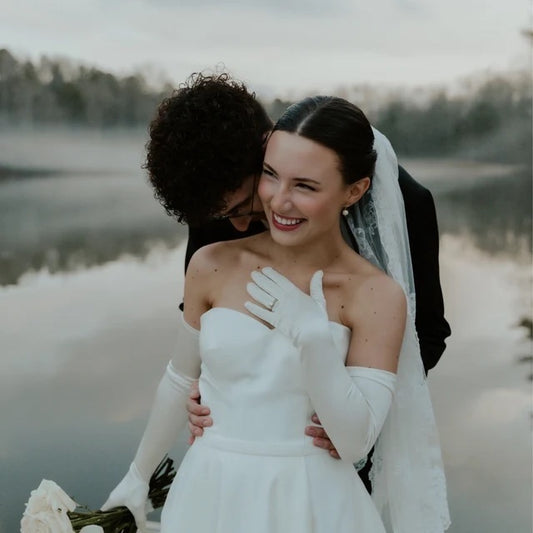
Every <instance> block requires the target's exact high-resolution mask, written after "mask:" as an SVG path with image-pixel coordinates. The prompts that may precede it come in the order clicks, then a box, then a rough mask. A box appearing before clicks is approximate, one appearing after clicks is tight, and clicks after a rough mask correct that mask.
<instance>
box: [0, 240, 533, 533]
mask: <svg viewBox="0 0 533 533" xmlns="http://www.w3.org/2000/svg"><path fill="white" fill-rule="evenodd" d="M183 252H184V248H183V246H181V247H180V248H178V249H176V250H175V251H172V252H169V251H168V250H164V249H160V250H155V251H153V252H152V253H151V254H150V255H149V256H148V260H147V261H146V262H144V263H141V262H139V261H134V260H132V259H130V260H126V259H123V260H120V261H115V262H112V263H109V264H106V265H103V266H99V267H95V268H92V269H87V270H85V271H81V272H74V273H67V274H58V275H50V274H47V273H44V272H43V273H39V274H37V275H33V276H27V277H25V278H24V279H23V281H22V282H21V283H20V284H19V285H18V286H10V287H4V288H3V289H2V298H0V313H1V314H2V316H3V317H4V318H3V323H2V328H3V331H2V343H3V349H2V354H3V357H2V359H1V363H0V364H1V367H0V376H1V377H0V405H2V406H3V416H2V424H3V428H2V432H1V434H0V435H1V436H0V502H2V506H3V509H2V512H1V514H0V516H1V518H0V531H1V532H2V533H6V532H8V531H9V532H12V531H15V530H16V527H17V524H18V520H19V519H20V515H21V513H22V510H23V503H24V501H26V499H27V497H28V495H29V492H30V490H32V489H33V488H35V487H36V486H37V485H38V483H39V481H40V480H41V478H43V477H44V478H51V479H54V480H55V481H57V482H58V483H59V484H60V485H61V486H63V487H64V488H65V489H66V490H67V491H68V492H69V493H70V494H71V495H72V496H74V497H75V498H77V499H78V500H79V501H80V502H83V503H86V504H88V505H90V506H92V507H96V506H98V505H100V504H101V503H102V500H103V499H104V498H105V496H106V494H107V492H108V491H109V489H110V488H112V486H113V484H114V483H115V482H116V481H117V480H118V479H119V478H120V477H121V475H122V473H123V472H124V471H125V469H126V468H127V465H128V463H129V461H130V459H131V457H132V456H133V454H134V451H135V448H136V446H137V444H138V439H139V435H140V434H141V431H142V428H143V426H144V422H145V420H146V416H147V412H148V409H149V406H150V403H151V398H152V395H153V393H154V390H155V386H156V384H157V381H158V379H159V376H160V375H161V373H162V370H163V368H164V366H165V363H166V361H167V360H168V358H169V354H170V353H172V351H173V350H174V349H175V346H174V332H175V328H174V322H175V320H176V317H177V302H178V301H179V299H180V296H181V289H182V283H183V279H182V275H181V272H182V261H183ZM441 262H442V281H443V287H444V290H445V293H446V296H447V298H446V303H447V315H448V318H449V320H450V323H451V325H452V328H453V331H454V335H453V336H452V338H451V339H450V341H449V345H448V349H447V351H446V353H445V355H444V357H443V358H442V360H441V362H440V363H439V365H438V367H437V368H436V369H435V370H434V371H433V372H432V373H431V375H430V383H431V389H432V394H433V397H434V401H435V409H436V415H437V420H438V424H439V427H440V431H441V435H442V440H443V450H444V458H445V463H446V467H447V472H448V477H449V491H450V504H451V508H452V514H453V518H454V525H453V527H452V529H451V531H452V533H463V532H464V533H466V532H469V531H484V532H485V533H500V532H501V531H504V530H508V531H513V532H522V531H524V532H525V531H528V524H529V505H530V497H531V485H530V472H531V468H530V467H531V456H530V433H529V422H528V421H529V410H530V408H531V405H530V398H531V396H530V392H531V391H530V388H529V385H528V383H527V381H526V380H525V379H524V375H523V368H522V367H521V366H519V365H517V364H516V360H517V357H518V355H520V354H523V353H527V352H530V351H531V341H530V340H529V339H528V338H527V335H525V334H524V330H523V329H521V328H517V327H516V317H517V316H519V315H520V313H522V312H524V310H526V309H527V305H528V300H527V298H525V296H524V284H526V286H527V285H528V283H529V275H530V274H529V269H527V268H526V267H524V266H520V265H518V264H516V263H513V262H512V261H505V260H502V259H501V258H491V257H490V256H488V255H487V254H485V253H483V252H480V251H477V250H476V249H475V248H474V247H473V246H472V243H471V242H468V241H467V240H464V239H460V238H456V237H452V236H449V237H445V238H444V239H443V241H442V257H441ZM184 448H185V443H184V440H182V441H181V442H180V443H178V445H177V446H176V448H175V451H174V456H175V457H176V458H177V459H179V458H180V457H181V455H182V453H183V451H184ZM8 480H10V481H8Z"/></svg>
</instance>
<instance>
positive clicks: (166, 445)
mask: <svg viewBox="0 0 533 533" xmlns="http://www.w3.org/2000/svg"><path fill="white" fill-rule="evenodd" d="M180 322H181V324H180V327H179V332H178V345H179V346H178V352H177V354H176V355H175V356H174V357H173V358H172V360H171V361H170V362H169V364H168V365H167V368H166V371H165V374H164V375H163V378H162V379H161V382H160V383H159V386H158V388H157V392H156V395H155V399H154V403H153V405H152V411H151V413H150V417H149V419H148V424H147V426H146V429H145V431H144V434H143V437H142V439H141V442H140V444H139V448H138V449H137V453H136V454H135V458H134V460H133V462H132V463H131V465H130V468H129V470H128V472H127V473H126V475H125V476H124V478H123V479H122V481H121V482H120V483H119V484H118V485H117V487H116V488H115V489H114V490H113V491H112V492H111V494H110V495H109V498H108V499H107V501H106V502H105V503H104V505H103V506H102V508H101V509H102V511H107V510H109V509H112V508H113V507H119V506H121V505H124V506H126V507H127V508H128V509H129V510H130V511H131V513H132V514H133V517H134V518H135V523H136V524H137V528H138V529H139V531H141V532H142V531H145V529H146V513H147V512H149V511H150V510H151V505H150V503H149V502H148V489H149V487H148V483H149V481H150V477H151V475H152V473H153V472H154V471H155V469H156V467H157V465H158V464H159V463H160V462H161V460H162V459H163V457H164V456H165V454H166V453H168V451H169V450H170V448H171V447H172V445H173V444H174V442H175V441H176V439H177V437H178V435H179V433H180V431H181V430H182V429H183V428H184V426H185V424H186V422H187V411H186V408H185V404H186V401H187V398H188V396H189V390H190V387H191V385H192V383H193V381H194V380H195V379H198V376H199V375H200V353H199V348H198V331H197V330H195V329H193V328H192V327H191V326H189V325H188V324H187V323H186V322H185V320H184V319H183V317H182V319H181V321H180Z"/></svg>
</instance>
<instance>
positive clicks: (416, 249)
mask: <svg viewBox="0 0 533 533" xmlns="http://www.w3.org/2000/svg"><path fill="white" fill-rule="evenodd" d="M399 184H400V189H401V191H402V195H403V198H404V203H405V212H406V218H407V230H408V232H409V247H410V249H411V260H412V264H413V275H414V282H415V290H416V330H417V333H418V338H419V340H420V351H421V355H422V361H423V362H424V368H425V370H426V373H427V371H428V370H430V369H431V368H433V367H434V366H435V365H436V364H437V362H438V360H439V359H440V357H441V355H442V354H443V352H444V349H445V348H446V343H445V339H446V338H447V337H448V336H449V335H450V333H451V330H450V325H449V324H448V322H447V321H446V319H445V318H444V301H443V297H442V289H441V285H440V274H439V230H438V225H437V214H436V211H435V203H434V201H433V197H432V196H431V193H430V192H429V191H428V190H427V189H426V188H425V187H423V186H422V185H420V184H419V183H418V182H417V181H415V180H414V179H413V178H412V176H411V175H410V174H409V173H408V172H407V171H406V170H405V169H404V168H402V167H399Z"/></svg>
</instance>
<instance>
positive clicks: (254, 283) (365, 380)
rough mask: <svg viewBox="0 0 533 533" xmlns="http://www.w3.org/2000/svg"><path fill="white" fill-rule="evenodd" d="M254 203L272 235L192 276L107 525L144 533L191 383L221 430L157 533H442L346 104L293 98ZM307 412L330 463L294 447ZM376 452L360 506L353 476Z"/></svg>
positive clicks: (400, 277)
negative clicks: (171, 348) (129, 521)
mask: <svg viewBox="0 0 533 533" xmlns="http://www.w3.org/2000/svg"><path fill="white" fill-rule="evenodd" d="M376 158H377V159H376ZM221 164H223V162H221ZM374 171H375V172H374ZM258 194H259V197H260V199H261V201H262V203H263V207H264V211H265V215H266V219H267V222H268V225H269V229H270V231H269V232H265V233H262V234H259V235H255V236H253V237H249V238H246V239H239V240H237V241H230V242H224V243H217V244H213V245H209V246H207V247H205V248H202V249H200V250H199V251H198V252H197V253H196V254H195V256H194V257H193V259H192V260H191V263H190V265H189V268H188V271H187V277H186V281H185V294H184V304H185V308H184V316H183V321H182V324H180V332H179V333H180V347H181V350H180V353H179V354H176V355H175V356H174V358H173V359H172V361H171V362H170V363H169V365H168V367H167V370H166V372H165V375H164V376H163V378H162V381H161V383H160V385H159V388H158V391H157V394H156V398H155V401H154V406H153V408H152V413H151V415H150V419H149V422H148V426H147V428H146V430H145V433H144V435H143V438H142V440H141V443H140V445H139V448H138V451H137V453H136V456H135V458H134V461H133V463H132V464H131V466H130V469H129V471H128V473H127V474H126V476H125V477H124V479H123V480H122V481H121V482H120V483H119V485H118V486H117V487H116V488H115V490H114V491H113V492H112V493H111V495H110V497H109V499H108V501H107V502H106V504H105V505H104V507H103V509H108V508H110V507H113V506H116V505H126V506H127V507H128V508H129V509H130V510H131V511H132V513H133V514H134V516H135V519H136V522H137V525H138V527H139V529H141V530H142V529H143V528H144V525H145V505H146V499H147V493H148V483H147V481H148V480H149V478H150V476H151V474H152V472H153V470H154V469H155V467H156V466H157V465H158V463H159V462H160V460H161V459H162V457H163V456H164V454H165V453H166V452H167V451H168V449H169V448H170V447H171V445H172V444H173V442H174V440H175V438H176V436H177V434H178V433H179V431H180V430H181V429H182V428H183V427H184V423H185V421H186V410H185V402H186V399H187V396H188V390H189V386H190V383H191V382H192V381H193V380H194V379H197V378H198V376H199V379H200V391H201V395H202V399H203V401H205V402H206V403H207V404H208V405H209V406H210V407H211V411H212V417H213V420H214V421H215V424H214V425H213V426H212V427H210V428H208V429H207V430H206V431H205V433H204V436H203V437H202V438H200V439H196V441H195V443H194V444H193V446H192V447H191V448H190V449H189V451H188V452H187V454H186V456H185V458H184V459H183V462H182V464H181V466H180V468H179V471H178V473H177V475H176V478H175V480H174V483H173V485H172V488H171V490H170V492H169V495H168V497H167V501H166V503H165V507H164V509H163V512H162V517H161V531H162V532H163V533H170V532H174V531H195V532H200V533H203V532H205V533H212V532H221V533H230V532H231V533H239V532H249V531H254V532H259V533H260V532H264V533H267V532H268V533H276V532H279V533H281V532H288V531H290V532H294V533H298V532H301V533H304V532H305V533H309V532H315V533H326V532H327V533H329V532H331V531H335V532H340V533H343V532H346V533H348V532H354V531H358V532H365V533H381V532H385V531H386V529H385V527H386V526H387V528H390V530H391V531H394V532H409V533H428V532H440V531H443V530H444V529H446V527H447V526H448V523H449V518H448V510H447V504H446V494H445V482H444V475H443V470H442V463H441V459H440V449H439V446H438V438H437V433H436V429H435V425H434V420H433V414H432V409H431V403H430V399H429V395H428V392H427V386H426V383H425V380H424V372H423V367H422V363H421V361H420V354H419V349H418V344H417V339H416V333H415V330H414V290H413V288H412V275H411V268H410V258H409V253H408V250H409V248H408V242H407V237H406V235H407V232H406V228H405V216H404V213H403V204H402V202H401V194H400V192H399V189H398V184H397V162H396V158H395V156H394V153H393V151H392V149H391V147H390V145H389V144H388V141H387V140H386V139H385V138H384V137H383V136H382V135H381V134H379V132H377V131H375V130H372V128H371V126H370V124H369V123H368V121H367V119H366V117H365V116H364V114H363V113H362V112H361V111H360V110H359V109H358V108H357V107H356V106H354V105H352V104H350V103H349V102H347V101H345V100H343V99H340V98H334V97H314V98H308V99H305V100H303V101H301V102H299V103H298V104H295V105H293V106H291V107H290V108H289V109H288V110H287V111H286V112H285V114H284V115H283V116H282V117H281V118H280V120H279V121H278V123H277V124H276V126H275V127H274V129H273V132H272V134H271V136H270V139H269V141H268V144H267V148H266V152H265V158H264V168H263V172H262V175H261V178H260V180H259V184H258ZM398 198H399V200H398ZM339 216H343V217H346V219H347V222H348V225H349V227H350V229H351V231H352V233H353V236H354V237H355V239H356V240H357V242H358V244H359V249H360V252H361V255H359V254H356V253H354V252H353V250H352V249H351V248H350V247H349V246H348V245H347V244H346V242H345V240H344V238H343V235H342V233H341V228H340V224H339ZM313 412H316V413H317V414H318V416H319V418H320V420H321V422H322V425H323V426H324V428H325V429H326V431H327V433H328V435H329V436H330V438H331V440H332V442H333V444H334V445H335V447H336V449H337V451H338V452H339V455H340V457H341V461H338V460H336V459H333V458H332V457H330V456H329V454H328V452H327V451H325V450H322V449H320V448H316V447H314V446H313V444H312V439H311V438H310V437H307V436H305V435H304V428H305V426H307V425H309V424H310V417H311V415H312V413H313ZM266 421H267V422H266ZM376 441H377V442H376ZM375 444H376V451H375V454H374V467H373V475H372V478H373V496H372V498H371V497H370V496H369V494H368V492H367V491H366V489H365V488H364V486H363V484H362V482H361V481H360V479H359V476H358V475H357V472H356V471H355V469H354V468H353V463H357V462H358V461H359V460H361V459H364V458H365V457H366V455H367V454H368V452H369V450H370V449H371V448H372V447H373V446H374V445H375Z"/></svg>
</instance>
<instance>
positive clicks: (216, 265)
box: [187, 234, 264, 283]
mask: <svg viewBox="0 0 533 533" xmlns="http://www.w3.org/2000/svg"><path fill="white" fill-rule="evenodd" d="M263 239H264V237H263V235H262V234H259V235H254V236H251V237H244V238H242V239H235V240H232V241H223V242H215V243H213V244H208V245H207V246H204V247H202V248H200V249H199V250H197V251H196V252H195V253H194V255H193V256H192V258H191V260H190V262H189V267H188V269H187V279H191V280H193V279H196V278H203V279H204V280H205V278H209V279H210V280H211V281H212V282H214V283H218V282H219V281H218V280H219V279H220V278H222V277H226V278H227V277H229V275H230V274H231V273H232V272H234V271H235V269H237V268H238V267H239V265H240V264H242V263H243V261H244V260H245V258H246V259H247V258H249V256H254V255H258V254H259V253H260V250H261V247H262V241H263Z"/></svg>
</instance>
